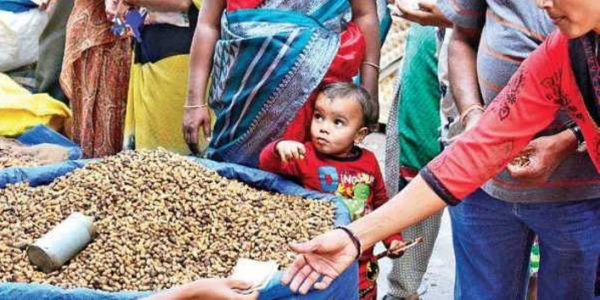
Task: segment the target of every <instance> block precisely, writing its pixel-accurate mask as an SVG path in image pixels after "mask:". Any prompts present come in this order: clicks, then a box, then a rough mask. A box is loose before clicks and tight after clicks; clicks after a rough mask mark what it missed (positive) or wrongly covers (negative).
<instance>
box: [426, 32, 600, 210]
mask: <svg viewBox="0 0 600 300" xmlns="http://www.w3.org/2000/svg"><path fill="white" fill-rule="evenodd" d="M581 59H585V58H584V57H582V58H581ZM598 71H600V70H598ZM598 74H600V73H597V75H596V76H600V75H598ZM598 88H599V89H600V87H598ZM599 98H600V95H596V101H598V99H599ZM561 109H562V110H564V111H566V112H567V113H568V114H569V116H570V117H571V119H572V120H573V121H575V122H576V123H577V125H579V127H580V128H581V131H582V133H583V136H584V138H585V140H586V143H587V151H588V153H589V155H590V157H591V159H592V161H593V162H594V165H595V166H596V169H597V170H598V171H599V172H600V124H596V123H595V121H594V119H593V118H592V117H591V115H590V113H589V111H588V108H587V107H586V104H585V101H584V99H583V96H582V94H581V92H580V90H579V87H578V85H577V82H576V81H575V75H574V73H573V69H572V67H571V61H570V57H569V39H568V38H567V37H566V36H565V35H563V34H561V33H560V32H559V31H556V32H554V33H553V34H552V35H551V36H549V37H548V38H547V39H546V41H545V42H544V43H543V44H542V45H541V46H540V47H539V48H538V49H537V50H536V51H534V52H533V53H531V55H530V56H529V57H528V58H527V59H526V60H525V61H524V62H523V63H522V64H521V67H520V68H519V70H518V71H517V72H516V73H515V74H514V75H513V77H512V79H511V80H510V82H509V83H508V85H507V86H506V87H505V88H504V89H503V90H502V92H501V93H500V94H499V95H498V98H497V99H496V100H495V101H494V102H493V103H492V104H491V105H490V106H489V107H488V108H487V109H486V112H485V114H484V115H483V118H482V119H481V120H480V122H479V124H478V125H477V127H476V128H474V129H473V130H471V131H469V132H466V133H465V134H464V135H463V136H461V137H460V138H459V139H458V140H457V141H456V142H455V143H454V144H452V145H451V146H450V147H449V148H448V149H446V151H444V152H443V153H442V154H441V155H440V156H438V157H437V158H436V159H435V160H433V161H432V162H430V163H429V165H427V167H425V168H424V169H423V170H421V173H420V174H421V176H422V177H423V179H424V180H425V181H426V182H427V183H428V184H429V186H431V188H432V189H433V190H434V191H435V192H436V193H437V194H438V195H439V196H440V197H441V198H442V199H443V200H444V201H446V202H447V203H448V204H451V205H454V204H457V203H459V202H460V201H461V199H464V198H465V197H466V196H468V195H469V194H471V193H472V192H473V191H475V190H476V189H477V188H478V187H480V186H481V185H483V184H484V183H485V182H486V181H487V180H489V179H490V178H491V177H493V176H494V175H496V174H497V173H498V172H500V171H501V170H502V169H503V168H504V167H505V166H506V165H507V164H508V163H510V161H511V160H512V159H513V158H514V157H515V156H517V155H518V154H519V153H520V151H521V150H522V149H523V148H524V147H525V146H527V144H528V143H529V141H531V140H532V139H533V138H534V137H535V135H536V134H537V133H538V132H540V131H541V130H543V129H545V128H546V127H547V126H548V125H549V124H550V123H551V122H552V121H553V120H554V119H555V117H556V114H557V113H558V112H559V110H561Z"/></svg>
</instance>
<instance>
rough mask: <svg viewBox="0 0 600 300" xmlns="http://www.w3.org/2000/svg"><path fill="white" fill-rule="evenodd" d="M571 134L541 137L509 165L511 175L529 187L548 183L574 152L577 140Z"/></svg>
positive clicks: (532, 142) (530, 143)
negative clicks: (567, 157)
mask: <svg viewBox="0 0 600 300" xmlns="http://www.w3.org/2000/svg"><path fill="white" fill-rule="evenodd" d="M568 135H572V134H571V133H570V132H563V133H559V134H556V135H552V136H543V137H539V138H537V139H535V140H533V141H531V142H529V144H528V145H527V146H526V147H525V148H524V149H523V151H521V154H520V155H519V156H517V158H515V160H513V161H512V162H511V163H510V164H509V165H508V172H509V173H510V175H511V176H512V177H513V178H515V179H518V180H520V181H522V182H523V183H526V184H528V185H537V184H541V183H545V182H548V180H549V179H550V177H551V176H552V174H553V173H554V171H555V170H556V168H558V166H560V164H561V163H562V162H563V160H564V159H565V157H566V156H567V155H568V154H569V153H571V152H573V151H574V150H575V149H576V146H577V140H576V139H575V138H574V136H573V138H572V140H571V139H570V138H569V136H568Z"/></svg>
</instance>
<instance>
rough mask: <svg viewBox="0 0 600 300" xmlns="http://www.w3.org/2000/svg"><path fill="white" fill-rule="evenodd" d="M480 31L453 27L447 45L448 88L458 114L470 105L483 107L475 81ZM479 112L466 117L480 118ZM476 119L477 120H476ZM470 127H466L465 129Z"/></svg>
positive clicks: (467, 121) (467, 120)
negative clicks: (450, 90)
mask: <svg viewBox="0 0 600 300" xmlns="http://www.w3.org/2000/svg"><path fill="white" fill-rule="evenodd" d="M480 36H481V31H479V30H473V29H466V28H463V27H460V26H457V25H454V31H453V33H452V39H451V40H450V44H449V45H448V61H450V62H452V63H450V64H448V72H449V81H450V88H451V89H452V93H453V95H454V99H455V101H456V106H457V108H458V111H459V113H461V114H462V113H463V112H464V111H465V110H466V109H467V108H468V107H470V106H472V105H483V102H482V99H481V92H480V89H479V83H478V81H477V47H478V44H479V39H480ZM480 115H481V111H479V110H473V111H472V112H471V113H469V115H468V116H466V118H465V121H466V123H467V124H469V123H471V122H470V121H469V118H470V117H474V116H476V117H480ZM477 119H478V118H477ZM469 127H470V126H468V125H467V128H469Z"/></svg>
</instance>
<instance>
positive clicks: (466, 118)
mask: <svg viewBox="0 0 600 300" xmlns="http://www.w3.org/2000/svg"><path fill="white" fill-rule="evenodd" d="M484 111H485V109H484V108H483V106H481V105H480V104H472V105H469V107H467V108H466V109H465V110H464V111H463V112H462V113H461V114H460V122H461V124H462V125H463V127H466V126H467V124H469V122H470V121H471V120H472V119H473V118H474V117H480V116H481V115H483V112H484Z"/></svg>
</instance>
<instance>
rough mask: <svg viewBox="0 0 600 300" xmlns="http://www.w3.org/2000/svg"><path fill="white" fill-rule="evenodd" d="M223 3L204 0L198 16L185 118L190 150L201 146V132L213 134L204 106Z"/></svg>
mask: <svg viewBox="0 0 600 300" xmlns="http://www.w3.org/2000/svg"><path fill="white" fill-rule="evenodd" d="M225 7H226V3H225V1H224V0H205V1H204V3H203V5H202V10H201V11H200V16H199V17H198V25H197V26H196V32H194V39H193V41H192V48H191V50H190V51H191V55H190V75H189V83H188V99H187V104H186V105H187V108H186V110H185V114H184V116H183V135H184V138H185V141H186V143H187V144H189V145H190V149H192V148H194V146H193V145H197V144H198V138H199V129H200V127H202V130H203V132H204V137H209V136H210V135H211V121H210V113H209V110H208V108H207V107H206V103H204V97H205V95H206V87H207V85H208V78H209V76H210V72H211V70H212V65H213V56H214V52H215V45H216V44H217V41H218V40H219V38H220V36H221V33H220V31H221V16H222V15H223V10H225Z"/></svg>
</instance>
